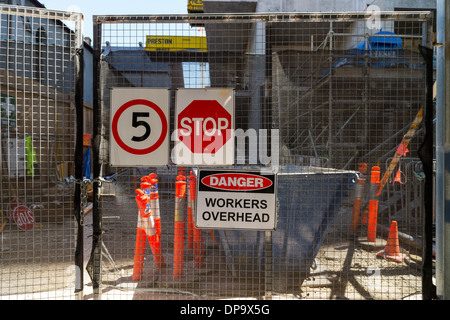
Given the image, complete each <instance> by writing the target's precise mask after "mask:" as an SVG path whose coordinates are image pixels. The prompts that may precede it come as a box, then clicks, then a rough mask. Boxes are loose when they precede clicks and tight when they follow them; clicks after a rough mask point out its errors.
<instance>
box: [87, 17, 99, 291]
mask: <svg viewBox="0 0 450 320" xmlns="http://www.w3.org/2000/svg"><path fill="white" fill-rule="evenodd" d="M93 20H94V21H93V25H94V26H93V29H94V55H93V59H94V70H93V77H94V79H93V80H94V82H93V83H94V93H93V97H94V101H93V105H94V116H93V121H94V129H93V143H92V155H93V156H92V158H93V174H94V179H96V178H99V177H100V175H101V163H100V144H101V140H102V128H101V123H102V118H101V117H102V102H101V97H100V55H101V52H102V45H101V43H102V40H101V37H102V34H101V24H99V23H98V22H97V21H95V16H94V19H93ZM92 191H93V201H92V228H93V234H92V237H93V241H92V253H91V257H90V259H89V262H88V266H87V271H88V272H89V275H90V277H91V280H92V287H93V295H94V300H100V299H101V290H100V283H101V260H102V214H101V210H100V209H99V201H98V200H99V197H100V195H99V183H98V181H96V182H94V183H93V184H92Z"/></svg>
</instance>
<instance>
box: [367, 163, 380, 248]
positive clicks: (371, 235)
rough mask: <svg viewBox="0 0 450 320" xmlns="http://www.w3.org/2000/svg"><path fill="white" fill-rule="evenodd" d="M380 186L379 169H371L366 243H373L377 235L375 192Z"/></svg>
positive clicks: (375, 167)
mask: <svg viewBox="0 0 450 320" xmlns="http://www.w3.org/2000/svg"><path fill="white" fill-rule="evenodd" d="M379 185H380V167H378V166H374V167H372V172H371V173H370V198H369V212H368V214H369V219H368V221H367V241H369V242H375V240H376V234H377V218H378V217H377V216H378V200H377V191H378V186H379Z"/></svg>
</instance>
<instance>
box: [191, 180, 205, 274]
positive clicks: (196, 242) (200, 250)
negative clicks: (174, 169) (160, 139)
mask: <svg viewBox="0 0 450 320" xmlns="http://www.w3.org/2000/svg"><path fill="white" fill-rule="evenodd" d="M188 179H189V197H190V202H191V210H192V211H193V212H195V200H196V196H197V193H196V191H197V190H196V188H197V179H196V177H195V175H194V174H193V173H192V171H191V172H190V175H189V177H188ZM192 229H193V234H194V239H193V247H194V266H195V267H196V268H202V267H203V264H204V247H203V235H202V230H201V229H197V228H196V227H195V225H194V221H192Z"/></svg>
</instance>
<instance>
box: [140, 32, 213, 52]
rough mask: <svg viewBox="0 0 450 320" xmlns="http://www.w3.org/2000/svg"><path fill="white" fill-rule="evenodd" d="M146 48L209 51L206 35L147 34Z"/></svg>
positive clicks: (150, 49) (151, 49) (154, 49)
mask: <svg viewBox="0 0 450 320" xmlns="http://www.w3.org/2000/svg"><path fill="white" fill-rule="evenodd" d="M145 50H147V51H194V52H207V48H206V37H183V36H147V39H146V42H145Z"/></svg>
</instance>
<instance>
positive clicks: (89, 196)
mask: <svg viewBox="0 0 450 320" xmlns="http://www.w3.org/2000/svg"><path fill="white" fill-rule="evenodd" d="M1 8H2V20H1V23H2V24H1V30H2V33H1V34H2V38H1V43H2V45H1V55H2V57H4V59H2V60H1V61H2V62H1V63H3V65H2V67H1V68H0V71H2V80H1V88H2V118H1V119H2V136H1V137H2V140H1V141H2V149H1V151H2V167H1V168H2V185H1V187H2V190H1V194H2V198H1V201H2V202H1V204H2V208H1V209H2V220H1V223H2V224H1V241H2V242H1V246H2V247H1V249H2V250H1V254H2V260H1V268H0V270H1V280H2V281H1V285H0V288H1V297H2V299H3V298H5V299H8V298H13V299H17V298H19V299H20V298H37V299H39V298H65V299H73V298H75V297H78V298H80V295H81V296H83V297H84V298H85V299H89V298H94V299H105V300H106V299H147V300H171V299H182V300H199V299H227V298H250V299H353V300H359V299H380V300H381V299H383V300H387V299H417V298H418V299H421V297H422V296H421V293H422V285H423V284H422V282H423V278H424V277H423V274H424V268H423V266H422V265H423V260H424V259H425V256H426V254H429V253H428V252H424V250H423V246H422V244H423V242H424V241H425V239H424V238H423V232H422V230H423V228H424V225H423V221H424V217H425V215H429V214H430V212H429V211H427V210H426V208H424V205H423V203H424V198H425V194H426V192H427V190H425V188H424V183H425V182H424V181H425V174H424V168H423V164H422V161H421V160H420V159H419V158H420V157H419V152H418V151H419V150H420V147H421V144H422V142H423V140H424V135H425V131H426V129H427V128H425V127H424V120H425V116H429V114H428V115H427V114H425V112H424V111H425V107H426V104H427V101H428V100H427V99H428V98H429V96H428V95H427V93H429V92H430V90H428V91H427V90H426V89H427V88H430V86H429V85H430V81H429V78H428V77H427V75H429V72H428V73H427V71H430V69H431V71H432V68H433V64H432V63H431V68H430V63H428V64H425V62H426V60H425V59H424V57H423V56H422V54H421V52H420V50H421V47H420V46H419V45H427V44H428V43H429V41H431V39H432V32H431V30H432V29H431V25H432V24H431V17H430V15H429V13H428V12H395V13H390V12H387V13H379V15H377V16H376V17H374V16H372V15H370V14H368V13H333V14H325V13H321V14H317V13H314V14H304V13H292V14H256V15H189V16H182V15H175V16H96V17H94V44H95V47H94V61H95V64H94V68H95V70H94V76H95V79H94V80H95V81H94V84H95V88H94V98H95V100H94V112H95V113H94V127H93V128H94V134H93V140H92V142H93V145H92V148H93V179H86V180H80V177H79V173H80V172H79V170H80V169H81V167H80V163H79V162H76V164H77V165H76V166H74V167H75V168H74V169H76V172H74V175H75V177H76V178H77V179H76V181H77V184H75V183H73V179H72V180H71V179H70V175H69V174H68V172H70V170H71V168H70V166H71V165H74V159H73V155H74V154H77V155H78V156H79V154H80V153H79V149H78V148H79V139H80V135H79V134H78V135H76V132H78V133H80V131H79V130H76V123H75V122H74V121H73V120H74V119H75V110H78V108H76V107H75V106H77V105H78V103H79V101H78V100H77V99H76V97H78V98H79V96H77V95H76V94H75V90H76V76H77V63H76V62H77V60H76V57H77V54H76V53H77V49H78V48H79V43H80V42H81V37H80V24H79V23H80V16H79V15H78V14H68V13H63V12H54V11H47V10H34V9H29V8H28V9H23V8H17V7H11V6H5V7H1ZM374 19H375V20H374ZM60 21H68V22H75V27H74V28H67V26H66V25H65V24H61V23H60ZM13 30H14V32H13ZM73 30H75V31H73ZM113 88H114V89H116V88H164V89H168V92H169V97H170V99H169V101H170V102H169V110H170V111H169V117H168V118H169V128H168V131H169V132H170V133H172V132H173V131H174V129H175V127H174V122H175V121H174V118H175V105H176V97H177V92H178V91H180V89H199V88H200V89H203V88H204V89H208V88H211V89H214V88H232V89H233V91H234V99H235V110H234V119H235V121H234V125H235V128H236V129H237V130H242V132H244V133H248V134H249V136H245V139H244V140H239V142H240V143H241V144H240V145H238V148H236V150H235V151H236V154H235V157H234V160H235V161H234V165H232V166H228V167H227V168H228V169H236V170H237V169H239V170H255V169H256V170H257V171H258V170H259V171H261V170H262V169H264V170H268V171H274V172H276V173H277V226H276V229H275V230H274V231H258V230H230V229H215V228H214V229H196V228H195V227H192V223H191V220H190V218H191V216H190V215H189V210H188V209H189V208H188V207H190V208H191V209H192V206H193V205H194V204H193V203H192V202H189V201H187V200H188V199H187V198H185V201H184V202H182V203H183V207H182V208H181V209H182V210H183V212H184V221H181V222H182V224H183V228H184V231H185V233H184V234H182V235H181V237H180V234H178V233H176V228H179V226H180V223H179V222H180V221H178V220H177V219H178V216H177V217H176V214H175V211H176V210H178V211H177V212H179V210H180V207H179V206H178V205H177V206H178V207H177V208H176V204H178V203H179V201H178V200H177V198H176V181H177V180H176V179H177V176H179V175H184V176H185V177H186V178H187V179H190V177H191V176H196V175H198V174H199V172H200V171H199V169H205V167H199V166H192V167H190V166H180V165H176V164H175V163H174V162H173V161H174V158H170V162H169V165H167V166H155V167H146V166H144V167H143V166H138V167H114V166H111V165H110V156H111V155H110V153H109V145H110V143H111V139H112V137H111V136H110V123H111V118H110V108H111V92H112V90H113ZM78 111H79V110H78ZM78 119H79V118H78ZM135 120H136V121H142V119H135ZM135 124H136V125H138V124H140V126H142V127H145V124H143V123H142V122H135ZM252 132H256V133H257V134H258V136H257V140H256V143H255V140H252V138H253V136H251V134H250V133H252ZM266 132H267V133H268V134H269V139H268V140H264V139H263V140H259V137H261V136H263V133H266ZM174 142H175V141H172V140H171V141H170V149H173V147H174ZM268 159H269V160H270V161H269V162H268V161H267V160H268ZM208 168H210V167H208ZM210 169H211V168H210ZM191 172H192V173H191ZM151 174H156V175H157V180H158V194H159V198H158V200H157V204H158V205H159V213H160V223H161V224H160V230H161V231H160V232H161V233H160V234H157V236H156V237H155V236H154V235H150V237H148V238H147V237H146V236H145V235H144V236H143V237H142V238H143V239H140V234H139V233H138V227H139V226H140V225H139V224H138V217H139V209H138V203H137V201H136V198H135V197H136V190H137V189H143V187H144V186H143V185H141V183H143V182H144V181H143V179H142V178H144V177H147V176H150V175H151ZM377 174H379V180H380V181H379V182H378V180H377ZM66 178H69V179H66ZM380 186H381V187H380ZM91 187H92V191H91ZM377 188H379V189H377ZM188 189H189V188H188ZM378 190H379V191H380V192H379V193H377V191H378ZM189 195H190V194H189ZM16 199H17V200H16ZM14 201H16V202H14ZM22 202H23V203H22ZM88 202H91V203H88ZM74 203H75V205H74ZM152 204H153V202H152ZM74 207H75V208H76V209H74ZM18 208H19V210H18ZM27 209H28V210H27ZM80 209H81V210H82V219H80V218H81V217H77V218H78V219H75V220H74V218H73V216H74V214H73V212H74V210H75V211H76V212H78V211H77V210H80ZM20 210H23V211H20ZM29 212H31V214H32V215H31V214H30V213H29ZM156 212H157V211H156V210H155V208H154V207H153V208H152V213H153V215H154V217H153V218H157V216H155V213H156ZM15 217H17V218H15ZM30 217H34V219H35V220H34V224H32V223H30V220H29V218H30ZM26 218H28V219H26ZM77 222H78V230H77ZM156 222H157V221H156ZM141 223H142V222H141ZM155 226H156V225H155ZM21 227H22V228H21ZM395 227H397V228H395ZM22 229H30V230H22ZM177 230H179V229H177ZM395 236H398V245H397V243H396V242H395V241H393V240H395V239H394V238H395ZM81 239H82V240H83V241H80V240H81ZM180 239H181V242H180ZM77 240H78V247H76V246H75V244H76V241H77ZM140 240H143V242H139V241H140ZM156 241H158V243H159V244H160V253H159V252H158V251H157V248H156V249H155V243H156ZM139 243H141V244H143V245H144V247H143V248H142V247H141V248H140V249H139V246H138V245H137V244H139ZM392 243H393V245H392V246H391V244H392ZM80 244H81V248H80V247H79V246H80ZM198 248H200V250H198ZM391 248H393V249H392V250H391ZM196 249H197V250H196ZM139 250H141V251H140V252H139ZM180 252H181V253H182V255H181V256H180V255H179V253H180ZM74 255H75V260H76V264H77V265H78V266H80V265H81V264H83V265H85V266H86V268H85V270H86V271H83V272H79V271H77V270H79V269H77V267H74V262H73V261H74ZM392 256H393V257H392ZM161 259H162V260H163V261H162V260H161ZM80 260H81V261H80ZM396 260H398V261H396ZM139 264H141V265H139ZM180 266H181V267H180ZM175 269H176V270H177V273H174V270H175ZM81 275H84V277H80V276H81ZM63 289H69V290H63ZM74 289H75V290H74ZM91 290H92V295H91ZM74 292H76V293H79V295H78V296H75V295H74Z"/></svg>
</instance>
